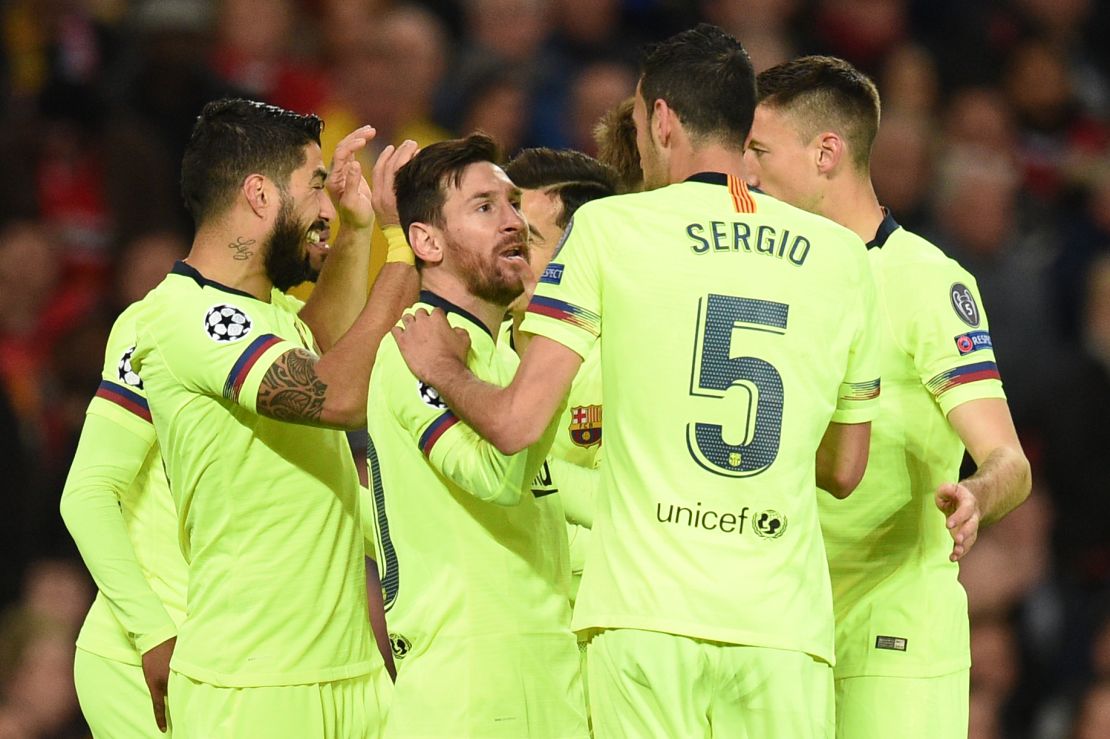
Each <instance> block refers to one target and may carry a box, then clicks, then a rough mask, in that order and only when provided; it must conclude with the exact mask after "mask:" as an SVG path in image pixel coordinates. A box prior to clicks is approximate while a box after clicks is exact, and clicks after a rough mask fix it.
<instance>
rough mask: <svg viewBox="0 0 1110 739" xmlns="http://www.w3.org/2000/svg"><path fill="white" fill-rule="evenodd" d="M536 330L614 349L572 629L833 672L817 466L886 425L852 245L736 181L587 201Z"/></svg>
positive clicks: (530, 325) (536, 311) (845, 235)
mask: <svg viewBox="0 0 1110 739" xmlns="http://www.w3.org/2000/svg"><path fill="white" fill-rule="evenodd" d="M553 264H554V265H556V266H557V267H558V269H556V270H553V272H555V273H558V274H559V279H558V280H557V281H553V282H549V283H541V284H540V285H539V286H538V288H537V291H536V296H535V298H534V299H533V301H532V303H531V305H530V306H529V309H528V310H529V314H528V317H527V318H526V319H525V322H524V324H523V327H522V328H523V330H525V331H530V332H532V333H535V334H539V335H543V336H546V337H548V338H550V339H552V340H555V341H558V342H560V343H562V344H564V345H565V346H567V347H569V348H571V349H573V350H574V351H575V352H577V353H578V354H579V355H580V356H583V357H585V356H588V354H589V351H590V350H591V348H592V346H593V345H594V343H595V341H596V339H597V338H598V336H599V335H600V334H602V333H604V334H605V337H604V342H605V348H604V352H603V353H602V358H601V364H602V387H603V388H604V392H605V420H606V424H605V425H606V431H605V439H606V440H605V463H604V464H603V465H602V466H601V489H600V493H599V496H598V502H597V510H596V513H595V517H594V526H593V530H592V542H591V549H590V552H589V557H588V559H587V563H586V569H585V574H584V576H583V580H582V586H581V589H580V591H579V595H578V602H577V604H576V606H575V613H574V621H573V626H574V628H575V629H576V630H579V631H590V630H595V629H605V628H633V629H643V630H652V631H661V632H666V633H671V634H679V635H685V636H691V637H695V638H701V639H707V640H713V641H719V642H724V643H728V644H749V645H756V646H764V647H772V648H779V649H790V650H797V651H802V652H806V653H809V654H812V655H814V656H816V657H818V658H820V659H822V660H825V661H828V662H831V661H832V660H833V650H832V631H833V628H832V604H831V596H830V590H829V581H828V574H827V566H826V564H825V551H824V547H823V544H822V541H821V536H820V529H819V525H818V520H817V504H816V497H817V495H819V494H821V495H823V494H824V493H818V491H817V489H816V485H815V482H814V480H815V452H816V450H817V447H818V445H819V443H820V441H821V439H822V436H823V434H824V432H825V430H826V428H827V426H828V424H829V422H830V421H836V422H839V423H862V422H867V421H870V420H871V418H872V416H873V414H874V412H875V411H874V406H875V404H876V402H877V396H878V390H879V388H878V374H879V373H878V364H877V358H876V356H875V346H874V335H875V333H876V332H875V331H874V330H872V328H871V327H872V325H873V321H874V310H873V304H874V284H873V280H872V278H871V275H870V273H869V271H868V266H867V259H866V251H865V249H864V246H863V244H862V243H861V242H860V241H859V239H858V238H857V237H856V236H854V235H853V234H851V233H850V232H848V231H847V230H846V229H843V228H841V227H840V226H837V225H836V224H833V223H832V222H831V221H827V220H825V219H823V218H820V217H817V216H813V215H811V214H808V213H804V212H802V211H800V210H797V209H795V208H792V207H790V206H788V205H785V204H783V203H781V202H779V201H777V200H775V199H773V198H770V197H768V196H766V195H763V194H762V193H757V192H751V191H748V190H747V188H746V187H745V186H744V185H743V183H742V182H740V181H739V180H738V179H737V178H735V177H726V176H725V175H723V174H718V173H703V174H699V175H695V176H694V177H692V178H690V179H688V180H687V181H685V182H682V183H678V184H674V185H671V186H668V187H665V188H661V189H659V190H655V191H651V192H647V193H638V194H633V195H624V196H619V197H613V198H605V199H603V200H599V201H595V202H591V203H587V204H586V205H584V206H583V207H582V208H581V209H579V211H578V212H577V213H576V214H575V217H574V220H573V222H572V224H571V225H570V226H569V227H568V229H567V234H566V237H565V241H564V243H563V245H562V247H561V249H560V250H559V251H558V252H557V253H556V255H555V257H554V259H553Z"/></svg>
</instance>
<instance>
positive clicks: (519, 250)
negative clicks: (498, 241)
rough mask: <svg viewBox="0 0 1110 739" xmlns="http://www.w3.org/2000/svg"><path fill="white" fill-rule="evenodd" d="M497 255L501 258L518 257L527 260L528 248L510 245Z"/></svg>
mask: <svg viewBox="0 0 1110 739" xmlns="http://www.w3.org/2000/svg"><path fill="white" fill-rule="evenodd" d="M497 256H498V257H500V258H501V259H520V260H522V261H528V250H527V248H526V247H524V246H522V245H520V244H517V245H514V246H510V247H509V248H508V249H505V250H504V251H503V252H501V253H500V254H498V255H497Z"/></svg>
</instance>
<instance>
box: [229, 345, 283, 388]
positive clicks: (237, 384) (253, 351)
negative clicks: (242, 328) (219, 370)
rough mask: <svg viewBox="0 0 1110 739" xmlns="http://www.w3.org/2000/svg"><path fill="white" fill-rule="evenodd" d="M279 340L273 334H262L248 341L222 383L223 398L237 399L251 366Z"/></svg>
mask: <svg viewBox="0 0 1110 739" xmlns="http://www.w3.org/2000/svg"><path fill="white" fill-rule="evenodd" d="M280 341H281V339H280V338H278V337H277V336H274V335H273V334H262V335H261V336H259V337H258V338H257V339H255V340H254V341H252V342H251V343H250V345H249V346H248V347H247V348H246V350H244V351H243V353H242V354H241V355H239V359H238V360H237V361H236V362H235V364H234V365H233V366H232V368H231V372H229V373H228V375H227V382H225V383H224V397H225V398H228V399H229V400H238V398H239V391H240V390H242V389H243V383H244V382H246V379H247V375H249V374H250V372H251V368H253V367H254V365H255V364H256V363H257V362H258V360H259V358H261V357H262V355H263V354H264V353H265V352H266V350H267V349H269V348H270V347H271V346H273V345H274V344H277V343H279V342H280Z"/></svg>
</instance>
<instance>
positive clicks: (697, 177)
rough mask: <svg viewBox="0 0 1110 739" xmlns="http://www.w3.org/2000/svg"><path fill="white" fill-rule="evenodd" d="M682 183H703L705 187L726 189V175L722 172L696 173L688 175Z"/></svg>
mask: <svg viewBox="0 0 1110 739" xmlns="http://www.w3.org/2000/svg"><path fill="white" fill-rule="evenodd" d="M683 182H704V183H705V184H707V185H722V186H724V187H728V175H727V174H725V173H724V172H698V173H697V174H692V175H690V176H689V177H687V178H686V179H684V180H683Z"/></svg>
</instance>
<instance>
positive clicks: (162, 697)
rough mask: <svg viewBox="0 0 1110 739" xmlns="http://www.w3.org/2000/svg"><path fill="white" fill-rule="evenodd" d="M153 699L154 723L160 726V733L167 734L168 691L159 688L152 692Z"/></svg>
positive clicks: (163, 687) (161, 687)
mask: <svg viewBox="0 0 1110 739" xmlns="http://www.w3.org/2000/svg"><path fill="white" fill-rule="evenodd" d="M150 697H151V699H152V700H153V701H154V721H155V722H156V723H157V724H158V731H160V732H162V733H163V734H165V733H166V728H167V727H166V689H165V686H159V687H158V688H157V689H152V690H151V696H150Z"/></svg>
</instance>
